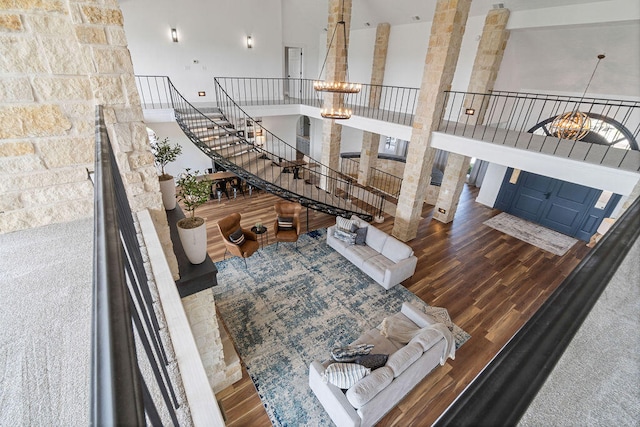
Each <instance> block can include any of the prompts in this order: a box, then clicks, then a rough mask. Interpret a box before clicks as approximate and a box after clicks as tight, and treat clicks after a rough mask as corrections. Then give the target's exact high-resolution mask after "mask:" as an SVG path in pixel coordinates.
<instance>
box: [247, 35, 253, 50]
mask: <svg viewBox="0 0 640 427" xmlns="http://www.w3.org/2000/svg"><path fill="white" fill-rule="evenodd" d="M252 47H253V39H252V38H251V36H247V49H251V48H252Z"/></svg>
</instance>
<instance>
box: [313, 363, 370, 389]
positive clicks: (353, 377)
mask: <svg viewBox="0 0 640 427" xmlns="http://www.w3.org/2000/svg"><path fill="white" fill-rule="evenodd" d="M370 373H371V369H369V368H365V367H364V366H362V365H358V364H355V363H332V364H331V365H329V366H327V369H325V371H324V374H323V375H322V380H323V381H324V382H325V383H326V382H329V383H331V384H333V385H335V386H336V387H339V388H342V389H348V388H349V387H351V386H353V385H354V384H355V383H357V382H358V381H359V380H361V379H362V378H364V377H365V376H366V375H369V374H370Z"/></svg>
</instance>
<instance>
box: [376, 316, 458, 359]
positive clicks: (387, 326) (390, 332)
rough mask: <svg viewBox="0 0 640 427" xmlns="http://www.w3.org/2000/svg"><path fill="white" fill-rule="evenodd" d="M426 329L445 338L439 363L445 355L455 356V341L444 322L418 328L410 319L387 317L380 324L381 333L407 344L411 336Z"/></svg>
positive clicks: (452, 357)
mask: <svg viewBox="0 0 640 427" xmlns="http://www.w3.org/2000/svg"><path fill="white" fill-rule="evenodd" d="M427 330H433V331H436V332H438V333H439V334H440V335H442V337H443V338H444V340H445V344H446V345H445V348H444V351H443V352H442V355H441V356H440V365H444V364H445V362H446V361H447V357H450V358H451V359H452V360H454V359H455V358H456V342H455V339H454V338H453V334H451V331H450V330H449V328H448V327H447V325H445V324H444V323H434V324H433V325H428V326H425V327H424V328H418V327H417V326H416V324H415V323H413V322H412V321H410V320H403V319H398V318H397V317H387V318H385V319H384V320H383V321H382V324H381V325H380V334H381V335H383V336H385V337H387V338H389V339H390V340H393V341H397V342H399V343H401V344H407V343H408V342H409V341H411V340H412V339H413V337H415V336H416V335H419V334H420V333H422V332H423V331H427Z"/></svg>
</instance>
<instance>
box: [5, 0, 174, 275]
mask: <svg viewBox="0 0 640 427" xmlns="http://www.w3.org/2000/svg"><path fill="white" fill-rule="evenodd" d="M3 3H4V4H3V8H2V12H0V73H2V74H1V75H0V232H1V233H6V232H10V231H14V230H21V229H26V228H32V227H38V226H42V225H46V224H51V223H56V222H64V221H72V220H75V219H79V218H83V217H87V216H91V215H92V213H93V186H92V184H91V181H90V180H89V179H88V175H87V170H93V168H94V165H93V161H94V143H95V138H94V110H95V105H96V104H102V105H104V106H105V110H104V113H105V122H106V124H107V130H108V133H109V136H110V138H111V140H112V142H113V143H114V151H115V154H116V159H117V161H118V165H119V167H120V171H121V174H122V177H123V180H124V183H125V187H126V190H127V194H128V197H129V202H130V204H131V207H132V210H133V211H134V212H136V211H139V210H141V209H149V210H150V212H151V214H152V217H153V218H154V222H155V225H156V229H157V230H158V234H159V237H160V240H161V242H162V243H163V245H164V251H165V254H166V256H167V260H168V261H169V265H170V266H171V269H172V272H173V273H174V275H176V276H177V272H178V269H177V262H176V259H175V255H174V254H173V248H172V244H171V239H170V237H169V227H168V225H167V219H166V214H165V211H164V208H163V206H162V198H161V195H160V190H159V185H158V178H157V173H156V170H155V167H154V164H153V154H152V153H151V151H150V147H149V142H148V138H147V132H146V126H145V124H144V123H143V116H142V109H141V107H140V100H139V98H138V92H137V89H136V85H135V80H134V75H133V65H132V62H131V58H130V55H129V50H128V49H127V41H126V37H125V34H124V29H123V19H122V12H121V11H120V9H119V7H118V3H117V2H116V1H113V0H98V1H96V0H94V1H73V0H24V1H20V2H9V3H7V2H3Z"/></svg>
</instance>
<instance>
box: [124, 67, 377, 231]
mask: <svg viewBox="0 0 640 427" xmlns="http://www.w3.org/2000/svg"><path fill="white" fill-rule="evenodd" d="M136 82H137V86H138V89H139V90H141V91H142V92H141V94H140V97H141V101H142V104H143V105H163V106H164V105H167V106H169V108H173V109H174V111H175V116H176V121H177V123H178V125H179V126H180V127H181V129H182V131H183V132H184V133H185V135H187V137H188V138H189V139H190V140H191V141H192V142H193V143H194V145H196V147H198V148H199V149H200V150H201V151H202V152H204V153H205V154H207V155H208V156H209V157H210V158H211V159H212V160H213V161H214V162H215V164H216V166H217V167H220V168H222V169H225V170H229V171H231V172H234V173H235V174H236V175H238V176H239V177H240V178H242V179H243V180H245V181H246V182H247V183H248V184H249V185H251V186H253V187H257V188H261V189H263V190H266V191H269V192H271V193H274V194H277V195H279V196H281V197H283V198H286V199H289V200H294V201H297V202H299V203H301V204H302V205H303V206H306V207H310V208H312V209H316V210H321V211H323V212H326V213H329V214H332V215H347V216H350V215H352V214H356V215H360V216H361V217H363V218H364V219H368V220H371V219H372V218H373V215H374V214H375V212H376V211H377V210H378V209H379V206H380V204H381V202H380V198H381V197H382V195H381V194H380V193H378V192H376V191H375V190H372V189H364V188H361V187H358V186H354V185H353V179H351V178H350V177H348V176H346V175H344V174H342V173H341V172H340V171H339V170H334V169H332V168H329V167H327V166H326V165H323V164H321V163H320V162H319V161H318V160H316V159H313V158H311V157H308V156H306V157H305V156H303V154H302V153H301V152H300V151H298V150H297V149H296V147H294V146H293V145H290V144H288V143H287V142H285V141H284V140H282V139H281V138H279V137H278V136H276V135H274V134H273V133H272V132H270V131H269V130H268V129H266V128H265V127H264V126H262V124H261V122H259V121H257V120H256V119H254V118H253V117H251V116H250V115H249V114H247V113H246V112H245V111H244V110H243V109H242V108H241V107H240V106H239V105H238V104H236V103H235V101H234V100H233V99H231V98H230V97H229V96H228V94H226V92H225V91H224V89H223V88H221V87H220V86H216V93H217V97H218V100H219V102H218V107H216V109H207V108H203V107H201V108H196V107H195V106H194V105H193V104H191V103H190V102H189V101H187V100H186V99H185V98H184V97H183V96H182V94H180V92H179V91H178V90H177V89H176V88H175V86H174V85H173V84H172V82H171V81H170V80H169V78H168V77H166V76H136ZM149 87H152V88H159V89H158V90H156V91H154V90H152V91H151V92H148V90H145V88H149ZM218 109H219V110H218ZM216 111H223V112H224V114H223V115H222V116H220V117H215V118H213V115H214V113H215V112H216ZM258 133H259V134H260V136H258V135H257V134H258ZM250 134H251V135H250ZM302 157H305V158H306V160H305V161H304V162H302V161H301V159H302ZM303 163H304V164H303ZM270 165H276V166H277V167H276V168H273V167H269V166H270ZM287 170H288V171H289V172H293V174H292V175H293V176H294V177H296V178H300V179H299V180H296V179H294V180H291V179H289V178H290V176H291V175H283V174H282V173H281V172H283V171H287ZM309 184H311V185H309Z"/></svg>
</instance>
